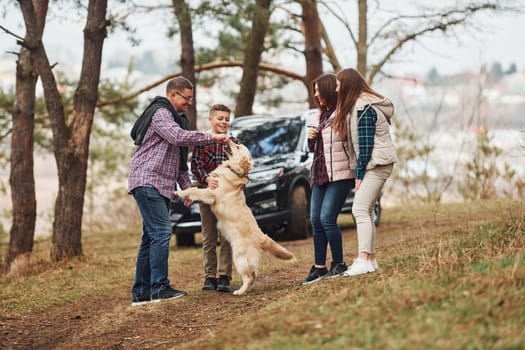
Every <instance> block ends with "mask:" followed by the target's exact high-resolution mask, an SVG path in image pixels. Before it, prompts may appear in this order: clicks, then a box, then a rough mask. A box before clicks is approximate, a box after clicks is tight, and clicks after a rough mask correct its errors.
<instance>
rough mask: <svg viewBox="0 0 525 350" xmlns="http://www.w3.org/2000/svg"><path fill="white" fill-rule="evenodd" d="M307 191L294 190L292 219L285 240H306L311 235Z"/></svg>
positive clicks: (291, 210)
mask: <svg viewBox="0 0 525 350" xmlns="http://www.w3.org/2000/svg"><path fill="white" fill-rule="evenodd" d="M311 231H312V229H311V225H310V218H309V213H308V198H307V194H306V189H305V188H304V187H303V186H297V187H295V188H294V189H293V192H292V199H291V201H290V218H289V220H288V225H287V226H286V231H285V233H284V235H283V238H284V239H285V240H295V239H305V238H308V237H309V236H310V234H311Z"/></svg>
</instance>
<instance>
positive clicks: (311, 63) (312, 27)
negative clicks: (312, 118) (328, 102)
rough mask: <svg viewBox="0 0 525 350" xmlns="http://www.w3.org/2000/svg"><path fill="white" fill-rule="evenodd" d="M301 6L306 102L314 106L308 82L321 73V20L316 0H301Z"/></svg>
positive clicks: (311, 106)
mask: <svg viewBox="0 0 525 350" xmlns="http://www.w3.org/2000/svg"><path fill="white" fill-rule="evenodd" d="M301 5H302V8H303V33H304V56H305V60H306V81H305V84H306V85H307V87H308V104H309V105H310V108H315V107H316V104H315V102H314V99H313V91H312V87H311V84H310V82H312V81H313V80H314V79H316V78H317V77H318V76H319V75H321V74H322V73H323V57H322V53H323V48H322V46H321V34H322V32H321V21H320V19H319V13H318V12H317V0H303V1H301Z"/></svg>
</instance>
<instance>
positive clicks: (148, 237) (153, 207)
mask: <svg viewBox="0 0 525 350" xmlns="http://www.w3.org/2000/svg"><path fill="white" fill-rule="evenodd" d="M132 193H133V197H134V198H135V201H136V202H137V205H138V207H139V210H140V215H141V216H142V231H143V232H142V242H141V243H140V248H139V253H138V257H137V267H136V270H135V281H134V282H133V289H132V290H131V293H132V295H133V296H135V297H141V296H149V295H151V294H154V293H157V292H158V291H159V290H160V288H161V287H168V286H169V285H170V281H169V280H168V256H169V245H170V239H171V235H172V233H171V224H170V218H169V211H168V209H169V203H170V200H169V199H168V198H166V197H163V196H161V195H160V194H159V192H158V191H157V189H155V188H153V187H137V188H135V189H134V190H133V192H132Z"/></svg>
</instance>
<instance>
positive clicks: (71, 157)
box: [51, 0, 107, 261]
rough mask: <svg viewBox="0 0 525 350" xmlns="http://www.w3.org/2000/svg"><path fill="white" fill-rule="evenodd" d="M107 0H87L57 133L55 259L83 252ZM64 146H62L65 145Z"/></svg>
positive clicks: (52, 249) (53, 249)
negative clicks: (62, 129) (63, 128)
mask: <svg viewBox="0 0 525 350" xmlns="http://www.w3.org/2000/svg"><path fill="white" fill-rule="evenodd" d="M106 9H107V0H90V1H89V5H88V16H87V22H86V27H85V28H84V56H83V60H82V70H81V73H80V80H79V83H78V87H77V90H76V92H75V96H74V99H73V116H72V122H71V125H70V128H69V130H68V131H70V133H57V134H55V135H54V137H58V138H60V139H62V141H61V142H59V143H55V144H59V145H60V146H59V147H58V148H57V147H55V150H54V152H55V158H56V159H57V164H58V184H59V188H58V196H57V201H56V205H55V220H54V222H53V239H52V241H53V246H52V248H51V258H52V259H53V260H54V261H58V260H62V259H64V258H67V257H71V256H79V255H81V254H82V240H81V238H82V214H83V208H84V194H85V190H86V175H87V163H88V156H89V139H90V135H91V128H92V126H93V118H94V112H95V106H96V103H97V99H98V83H99V80H100V65H101V63H102V47H103V44H104V39H105V37H106V26H107V22H106ZM64 146H65V147H64Z"/></svg>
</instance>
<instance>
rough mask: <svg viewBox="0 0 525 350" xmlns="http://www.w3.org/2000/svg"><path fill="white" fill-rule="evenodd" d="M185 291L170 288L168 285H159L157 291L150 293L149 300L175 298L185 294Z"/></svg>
mask: <svg viewBox="0 0 525 350" xmlns="http://www.w3.org/2000/svg"><path fill="white" fill-rule="evenodd" d="M186 294H188V293H186V292H183V291H182V290H176V289H173V288H171V287H170V286H167V287H161V288H160V290H159V291H158V293H155V294H152V295H151V301H152V302H154V301H161V300H169V299H177V298H181V297H183V296H185V295H186Z"/></svg>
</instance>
